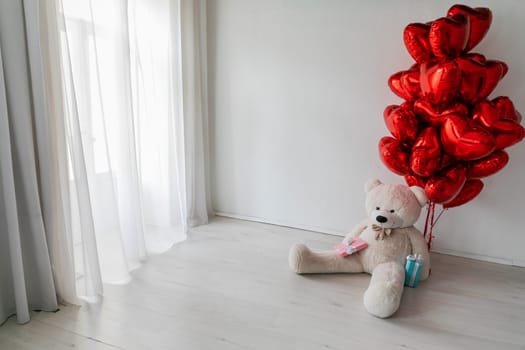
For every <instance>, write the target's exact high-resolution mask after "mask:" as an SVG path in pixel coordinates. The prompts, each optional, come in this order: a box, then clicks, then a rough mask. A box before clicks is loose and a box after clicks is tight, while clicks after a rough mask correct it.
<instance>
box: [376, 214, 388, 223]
mask: <svg viewBox="0 0 525 350" xmlns="http://www.w3.org/2000/svg"><path fill="white" fill-rule="evenodd" d="M376 220H377V222H380V223H382V224H383V223H385V222H387V221H388V219H387V218H386V217H384V216H383V215H378V216H377V217H376Z"/></svg>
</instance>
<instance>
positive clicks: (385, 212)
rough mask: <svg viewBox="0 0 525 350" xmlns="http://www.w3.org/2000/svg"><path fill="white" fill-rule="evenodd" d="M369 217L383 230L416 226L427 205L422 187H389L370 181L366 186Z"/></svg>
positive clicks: (377, 181) (376, 181)
mask: <svg viewBox="0 0 525 350" xmlns="http://www.w3.org/2000/svg"><path fill="white" fill-rule="evenodd" d="M365 190H366V204H365V206H366V212H367V214H368V217H369V218H370V219H371V220H372V222H374V223H375V224H378V225H380V226H382V227H383V228H403V227H409V226H412V225H414V223H415V222H416V221H417V219H418V218H419V214H420V213H421V207H423V206H424V205H425V204H426V203H427V196H426V195H425V190H423V189H422V188H421V187H417V186H412V187H408V186H406V185H401V184H399V185H388V184H384V183H382V182H381V181H379V180H369V181H368V182H367V183H366V186H365Z"/></svg>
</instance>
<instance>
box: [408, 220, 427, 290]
mask: <svg viewBox="0 0 525 350" xmlns="http://www.w3.org/2000/svg"><path fill="white" fill-rule="evenodd" d="M408 238H409V239H410V244H411V245H412V254H421V257H422V258H423V267H422V268H421V275H420V276H419V279H420V280H421V281H424V280H426V279H427V278H428V274H429V270H430V254H429V252H428V245H427V241H426V240H425V237H423V234H422V233H421V231H419V230H418V229H417V228H415V227H413V228H412V229H411V230H409V231H408Z"/></svg>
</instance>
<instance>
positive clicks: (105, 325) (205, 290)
mask: <svg viewBox="0 0 525 350" xmlns="http://www.w3.org/2000/svg"><path fill="white" fill-rule="evenodd" d="M339 240H340V238H339V237H335V236H329V235H323V234H317V233H313V232H307V231H301V230H296V229H290V228H284V227H279V226H272V225H265V224H259V223H253V222H246V221H240V220H232V219H226V218H216V219H214V220H213V222H212V223H211V224H209V225H206V226H202V227H198V228H196V229H194V230H193V232H192V234H191V237H190V238H189V240H188V241H186V242H184V243H182V244H179V245H177V246H175V247H174V248H173V249H172V250H170V251H169V252H168V253H165V254H163V255H159V256H155V257H152V258H151V259H150V260H149V261H148V262H147V263H146V264H144V266H143V267H142V268H140V269H139V270H137V271H136V272H134V279H133V281H132V282H131V283H129V284H128V285H123V286H114V285H113V286H111V285H108V286H106V287H105V297H104V301H103V302H102V303H100V304H97V305H84V306H82V307H72V306H69V307H62V308H61V311H59V312H57V313H35V314H34V315H33V319H32V321H31V322H30V323H29V324H27V325H24V326H20V325H17V324H16V323H15V322H14V321H13V320H10V321H8V322H7V323H6V324H5V325H4V326H3V327H1V328H0V349H2V350H19V349H38V350H45V349H52V350H61V349H72V348H75V349H89V350H99V349H100V350H102V349H104V350H106V349H268V350H269V349H352V348H358V349H397V348H403V349H425V350H427V349H525V269H523V268H518V267H510V266H503V265H497V264H492V263H486V262H478V261H474V260H468V259H463V258H457V257H452V256H446V255H439V254H433V256H432V259H433V260H432V276H431V277H430V279H429V280H428V281H427V282H425V283H423V284H422V285H421V286H420V287H418V288H417V289H410V288H406V289H405V294H404V297H403V301H402V304H401V308H400V310H399V311H398V312H397V313H396V314H395V315H394V317H392V318H390V319H387V320H381V319H377V318H374V317H372V316H370V315H369V314H368V313H367V312H366V310H365V309H364V307H363V304H362V296H363V292H364V291H365V289H366V287H367V285H368V281H369V276H368V275H364V274H359V275H344V274H340V275H312V276H297V275H295V274H293V273H292V272H291V271H289V269H288V263H287V253H288V248H289V247H290V245H291V244H292V243H294V242H305V243H307V244H309V245H310V246H312V247H317V248H330V247H332V246H333V245H334V244H335V243H337V242H338V241H339Z"/></svg>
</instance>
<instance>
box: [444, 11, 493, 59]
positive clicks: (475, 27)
mask: <svg viewBox="0 0 525 350" xmlns="http://www.w3.org/2000/svg"><path fill="white" fill-rule="evenodd" d="M458 14H462V15H465V16H467V17H468V18H469V23H470V30H469V38H468V42H467V45H466V47H465V52H467V51H470V50H472V48H474V47H475V46H476V45H477V44H478V43H479V42H480V41H481V40H482V39H483V38H484V37H485V34H487V32H488V30H489V28H490V24H491V23H492V12H491V11H490V10H489V9H488V8H486V7H476V8H472V7H468V6H465V5H454V6H452V7H451V8H450V9H449V10H448V13H447V16H450V17H452V16H455V15H458Z"/></svg>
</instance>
